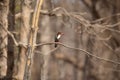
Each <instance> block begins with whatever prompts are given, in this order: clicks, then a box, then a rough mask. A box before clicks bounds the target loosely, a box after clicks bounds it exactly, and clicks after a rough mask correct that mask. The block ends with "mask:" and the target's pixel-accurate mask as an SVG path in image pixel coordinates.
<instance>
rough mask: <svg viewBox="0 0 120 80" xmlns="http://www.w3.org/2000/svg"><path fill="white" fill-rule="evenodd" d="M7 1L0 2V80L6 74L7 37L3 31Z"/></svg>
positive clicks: (5, 22)
mask: <svg viewBox="0 0 120 80" xmlns="http://www.w3.org/2000/svg"><path fill="white" fill-rule="evenodd" d="M8 9H9V0H1V1H0V79H1V78H4V77H5V76H6V73H7V45H8V43H7V41H8V39H7V38H8V36H7V32H6V31H5V29H7V28H8V19H7V17H8Z"/></svg>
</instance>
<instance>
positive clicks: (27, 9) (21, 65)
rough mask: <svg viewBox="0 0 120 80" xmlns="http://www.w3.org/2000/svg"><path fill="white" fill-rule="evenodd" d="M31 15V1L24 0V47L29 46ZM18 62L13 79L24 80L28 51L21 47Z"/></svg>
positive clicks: (21, 40)
mask: <svg viewBox="0 0 120 80" xmlns="http://www.w3.org/2000/svg"><path fill="white" fill-rule="evenodd" d="M30 14H31V0H23V2H22V13H21V22H22V23H21V27H20V42H21V43H22V44H23V45H27V44H28V35H29V31H30ZM19 48H20V52H19V54H18V60H17V63H16V67H15V72H14V75H13V77H14V78H15V79H17V80H23V77H24V72H25V64H26V55H27V49H26V48H25V47H24V46H22V45H21V46H20V47H19Z"/></svg>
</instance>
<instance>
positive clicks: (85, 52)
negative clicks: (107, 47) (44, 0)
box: [36, 42, 120, 65]
mask: <svg viewBox="0 0 120 80" xmlns="http://www.w3.org/2000/svg"><path fill="white" fill-rule="evenodd" d="M51 44H58V45H62V46H64V47H66V48H69V49H74V50H78V51H82V52H84V54H86V55H88V56H92V57H94V58H97V59H99V60H104V61H106V62H111V63H114V64H119V65H120V62H116V61H113V60H109V59H105V58H101V57H99V56H96V55H94V54H92V53H90V52H88V51H86V50H84V49H80V48H74V47H71V46H68V45H65V44H63V43H60V42H50V43H41V44H36V47H37V46H43V45H51Z"/></svg>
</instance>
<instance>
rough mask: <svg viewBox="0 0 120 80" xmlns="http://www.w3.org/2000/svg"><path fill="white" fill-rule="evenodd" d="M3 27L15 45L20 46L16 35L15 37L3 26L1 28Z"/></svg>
mask: <svg viewBox="0 0 120 80" xmlns="http://www.w3.org/2000/svg"><path fill="white" fill-rule="evenodd" d="M0 24H1V25H2V23H0ZM1 27H2V28H3V29H4V30H5V31H6V32H7V34H8V35H10V36H11V38H12V39H13V41H14V44H15V45H16V46H18V45H19V44H18V42H17V40H16V39H15V37H14V35H13V34H12V33H11V32H10V31H8V30H7V29H5V28H4V27H3V26H1Z"/></svg>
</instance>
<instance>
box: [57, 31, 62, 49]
mask: <svg viewBox="0 0 120 80" xmlns="http://www.w3.org/2000/svg"><path fill="white" fill-rule="evenodd" d="M62 35H63V33H62V32H58V33H57V34H56V36H55V42H59V40H60V38H61V37H62ZM55 47H57V44H55Z"/></svg>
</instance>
